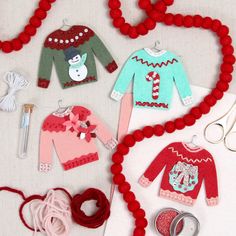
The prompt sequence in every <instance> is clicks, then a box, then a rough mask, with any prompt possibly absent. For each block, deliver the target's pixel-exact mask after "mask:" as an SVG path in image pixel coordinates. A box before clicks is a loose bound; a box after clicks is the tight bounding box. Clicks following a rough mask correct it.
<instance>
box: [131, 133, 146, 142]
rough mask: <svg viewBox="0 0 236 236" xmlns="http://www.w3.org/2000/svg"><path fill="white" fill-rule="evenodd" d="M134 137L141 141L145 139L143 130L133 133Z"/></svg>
mask: <svg viewBox="0 0 236 236" xmlns="http://www.w3.org/2000/svg"><path fill="white" fill-rule="evenodd" d="M133 137H134V138H135V140H136V141H137V142H140V141H142V140H143V139H144V135H143V132H142V131H141V130H135V131H134V133H133Z"/></svg>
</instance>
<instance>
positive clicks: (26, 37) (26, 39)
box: [18, 32, 30, 44]
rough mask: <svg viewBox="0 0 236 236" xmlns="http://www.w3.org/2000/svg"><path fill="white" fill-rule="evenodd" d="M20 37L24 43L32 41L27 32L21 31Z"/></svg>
mask: <svg viewBox="0 0 236 236" xmlns="http://www.w3.org/2000/svg"><path fill="white" fill-rule="evenodd" d="M18 38H19V39H20V41H21V42H22V43H23V44H27V43H28V42H29V41H30V36H29V35H28V34H26V33H25V32H22V33H20V34H19V36H18Z"/></svg>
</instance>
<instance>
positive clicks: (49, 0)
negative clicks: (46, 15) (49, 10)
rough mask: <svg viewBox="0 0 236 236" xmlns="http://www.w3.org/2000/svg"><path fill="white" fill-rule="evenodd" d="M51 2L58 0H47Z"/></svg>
mask: <svg viewBox="0 0 236 236" xmlns="http://www.w3.org/2000/svg"><path fill="white" fill-rule="evenodd" d="M47 1H48V2H50V3H53V2H56V0H47Z"/></svg>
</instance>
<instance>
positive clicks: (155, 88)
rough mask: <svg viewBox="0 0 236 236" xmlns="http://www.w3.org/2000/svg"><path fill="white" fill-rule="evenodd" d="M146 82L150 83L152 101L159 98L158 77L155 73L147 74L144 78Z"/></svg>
mask: <svg viewBox="0 0 236 236" xmlns="http://www.w3.org/2000/svg"><path fill="white" fill-rule="evenodd" d="M146 80H147V81H148V82H150V81H152V98H153V99H154V100H156V99H158V97H159V85H160V76H159V74H157V73H156V72H155V71H152V72H149V73H148V74H147V76H146Z"/></svg>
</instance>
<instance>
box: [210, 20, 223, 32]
mask: <svg viewBox="0 0 236 236" xmlns="http://www.w3.org/2000/svg"><path fill="white" fill-rule="evenodd" d="M221 25H222V24H221V21H220V20H218V19H215V20H213V21H212V25H211V29H212V30H213V31H214V32H217V31H218V30H219V28H220V27H221Z"/></svg>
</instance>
